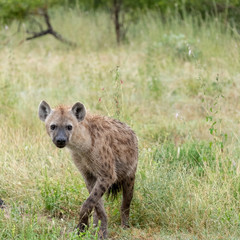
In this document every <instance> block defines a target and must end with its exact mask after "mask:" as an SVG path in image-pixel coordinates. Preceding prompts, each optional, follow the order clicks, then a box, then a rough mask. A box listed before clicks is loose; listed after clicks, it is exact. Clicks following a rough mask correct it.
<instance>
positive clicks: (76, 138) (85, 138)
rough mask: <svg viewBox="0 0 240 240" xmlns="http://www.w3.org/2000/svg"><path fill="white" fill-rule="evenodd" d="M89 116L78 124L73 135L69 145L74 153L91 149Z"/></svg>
mask: <svg viewBox="0 0 240 240" xmlns="http://www.w3.org/2000/svg"><path fill="white" fill-rule="evenodd" d="M88 126H89V121H88V118H87V117H86V119H84V120H83V121H82V122H80V123H79V124H78V126H77V127H76V129H75V131H74V135H73V136H72V137H71V139H70V141H69V144H68V145H67V147H68V148H69V149H70V150H71V151H72V152H73V153H74V152H76V151H77V152H79V151H81V152H82V153H86V152H89V151H90V150H91V136H90V132H89V127H88Z"/></svg>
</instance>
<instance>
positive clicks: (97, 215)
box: [84, 173, 107, 237]
mask: <svg viewBox="0 0 240 240" xmlns="http://www.w3.org/2000/svg"><path fill="white" fill-rule="evenodd" d="M84 179H85V183H86V186H87V189H88V192H89V194H91V192H92V189H93V187H94V185H95V184H96V177H94V176H93V175H92V174H90V173H85V174H84ZM95 194H96V193H95ZM99 220H100V221H101V226H100V232H99V235H100V236H103V237H107V214H106V211H105V208H104V204H103V199H102V198H100V199H99V201H98V202H97V204H96V206H95V208H94V213H93V225H94V226H98V221H99Z"/></svg>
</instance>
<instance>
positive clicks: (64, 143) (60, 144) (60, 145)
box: [56, 138, 67, 148]
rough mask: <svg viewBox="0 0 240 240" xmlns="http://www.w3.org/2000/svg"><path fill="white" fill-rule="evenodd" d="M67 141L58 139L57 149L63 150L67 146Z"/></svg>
mask: <svg viewBox="0 0 240 240" xmlns="http://www.w3.org/2000/svg"><path fill="white" fill-rule="evenodd" d="M66 142H67V141H66V139H64V138H58V139H56V145H57V147H59V148H63V147H65V145H66Z"/></svg>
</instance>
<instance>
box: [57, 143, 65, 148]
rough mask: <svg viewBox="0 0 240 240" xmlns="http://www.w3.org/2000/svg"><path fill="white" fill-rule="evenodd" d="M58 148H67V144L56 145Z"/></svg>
mask: <svg viewBox="0 0 240 240" xmlns="http://www.w3.org/2000/svg"><path fill="white" fill-rule="evenodd" d="M56 146H57V147H58V148H64V147H65V146H66V144H58V143H57V144H56Z"/></svg>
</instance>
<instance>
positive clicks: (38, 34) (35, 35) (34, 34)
mask: <svg viewBox="0 0 240 240" xmlns="http://www.w3.org/2000/svg"><path fill="white" fill-rule="evenodd" d="M41 15H42V16H43V17H44V20H45V23H46V25H47V30H42V31H40V32H30V31H27V33H30V34H32V36H31V37H27V38H26V40H27V41H28V40H32V39H35V38H38V37H42V36H45V35H47V34H51V35H53V36H54V37H55V38H56V39H58V40H59V41H61V42H63V43H66V44H68V45H70V46H72V47H76V46H77V44H76V43H74V42H71V41H69V40H67V39H65V38H64V37H63V36H62V35H61V34H59V33H57V32H56V31H54V30H53V27H52V25H51V22H50V18H49V15H48V13H47V10H42V11H41Z"/></svg>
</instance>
